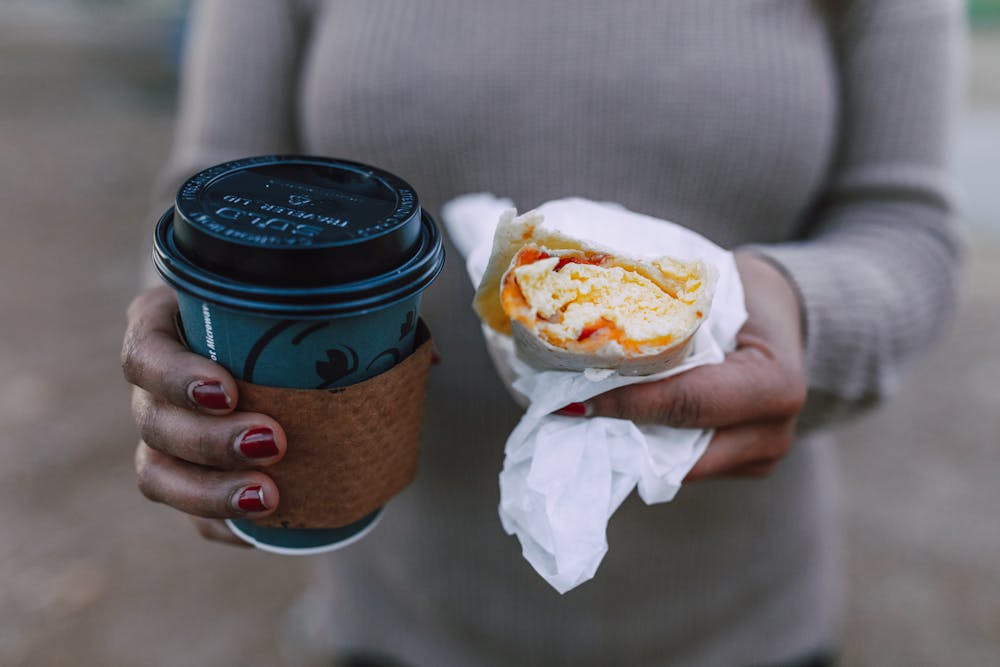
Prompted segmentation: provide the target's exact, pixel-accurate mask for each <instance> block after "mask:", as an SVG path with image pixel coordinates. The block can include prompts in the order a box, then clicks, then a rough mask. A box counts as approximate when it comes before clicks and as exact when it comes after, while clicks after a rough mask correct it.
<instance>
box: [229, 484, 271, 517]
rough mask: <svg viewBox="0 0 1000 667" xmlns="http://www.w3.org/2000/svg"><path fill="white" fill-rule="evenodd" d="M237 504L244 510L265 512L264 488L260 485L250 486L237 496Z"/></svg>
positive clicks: (266, 508) (266, 507)
mask: <svg viewBox="0 0 1000 667" xmlns="http://www.w3.org/2000/svg"><path fill="white" fill-rule="evenodd" d="M236 506H237V507H238V508H240V510H242V511H244V512H265V511H267V510H268V509H269V508H268V506H267V505H266V504H265V503H264V489H263V488H262V487H261V486H260V485H256V486H248V487H246V488H245V489H243V490H242V491H240V495H238V496H236Z"/></svg>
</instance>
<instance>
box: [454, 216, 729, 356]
mask: <svg viewBox="0 0 1000 667" xmlns="http://www.w3.org/2000/svg"><path fill="white" fill-rule="evenodd" d="M543 221H544V220H543V217H542V216H541V215H540V214H538V213H534V212H529V213H527V214H525V215H523V216H520V217H517V216H516V211H514V210H509V211H506V212H505V213H504V214H503V215H502V216H501V218H500V222H499V224H498V225H497V229H496V233H495V235H494V238H493V249H492V254H491V256H490V259H489V264H488V265H487V267H486V272H485V273H484V275H483V279H482V282H481V283H480V284H479V288H478V290H477V292H476V298H475V304H474V306H475V309H476V312H477V313H478V314H479V316H480V318H481V319H482V320H483V322H484V323H486V324H487V325H488V326H490V327H492V328H493V329H495V330H497V331H499V332H501V333H506V334H510V335H511V336H512V337H513V339H514V344H515V346H516V349H517V352H518V355H519V356H520V357H521V358H522V359H524V360H525V361H526V362H528V363H530V364H532V365H533V366H536V367H540V368H552V369H561V370H576V371H580V370H584V369H587V368H611V369H615V370H617V371H618V372H619V373H622V374H623V375H648V374H652V373H657V372H660V371H663V370H666V369H668V368H670V367H672V366H675V365H677V364H678V363H680V362H681V361H683V360H684V358H685V357H686V356H687V353H688V351H689V349H690V346H691V343H692V340H693V338H694V333H695V332H696V331H697V330H698V327H699V325H700V324H701V323H702V322H703V321H704V320H705V318H706V316H707V314H708V309H709V308H710V306H711V302H712V291H713V288H714V283H715V279H716V273H715V271H714V270H713V269H712V267H710V266H709V265H706V264H705V262H703V261H702V260H700V259H695V260H690V261H684V260H680V259H674V258H670V257H658V258H655V259H639V258H632V257H625V256H622V255H619V254H616V253H615V252H614V251H611V250H609V249H606V248H600V247H597V246H595V245H593V244H589V243H587V242H585V241H583V240H580V239H575V238H572V237H570V236H568V235H566V234H563V233H560V232H558V231H555V230H552V229H545V228H543V227H542V223H543Z"/></svg>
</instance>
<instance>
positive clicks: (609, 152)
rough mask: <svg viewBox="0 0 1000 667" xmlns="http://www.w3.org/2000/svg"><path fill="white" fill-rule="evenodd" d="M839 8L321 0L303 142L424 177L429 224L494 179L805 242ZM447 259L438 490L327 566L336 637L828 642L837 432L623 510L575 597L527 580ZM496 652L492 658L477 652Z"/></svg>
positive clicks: (425, 483)
mask: <svg viewBox="0 0 1000 667" xmlns="http://www.w3.org/2000/svg"><path fill="white" fill-rule="evenodd" d="M822 7H823V5H822V4H821V3H818V2H802V1H800V0H751V1H746V2H735V1H734V2H702V1H701V0H684V1H681V2H671V3H664V2H659V1H656V0H626V1H624V2H620V3H606V2H601V3H599V2H580V1H571V0H557V1H551V2H527V1H525V0H517V1H515V2H502V3H501V2H484V1H468V2H458V1H451V2H442V1H434V2H431V1H427V2H415V1H413V0H341V1H338V2H328V3H319V5H318V10H317V15H316V17H315V19H314V23H313V27H312V38H311V41H310V43H309V45H308V48H307V50H306V52H305V54H304V55H303V58H304V70H303V72H304V73H303V78H302V82H301V99H300V110H299V114H300V127H301V128H302V129H301V137H300V139H301V142H302V146H303V148H304V149H305V150H307V151H310V152H316V153H324V154H331V155H338V156H342V157H347V158H353V159H357V160H362V161H365V162H370V163H373V164H378V165H380V166H383V167H385V168H387V169H389V170H391V171H393V172H396V173H398V174H400V175H402V176H403V177H404V178H406V179H407V180H409V181H410V182H411V183H413V184H414V186H415V187H416V189H417V191H418V192H419V193H420V195H421V198H422V200H423V202H424V204H425V205H426V206H427V207H428V208H429V209H430V210H432V211H433V212H436V211H437V210H438V207H439V206H440V204H441V203H442V202H444V201H446V200H447V199H449V198H451V197H453V196H456V195H459V194H462V193H466V192H474V191H490V192H493V193H495V194H497V195H500V196H506V197H510V198H512V199H513V200H514V202H515V203H516V204H517V206H518V207H519V208H520V209H521V210H527V209H528V208H531V207H533V206H535V205H537V204H539V203H541V202H543V201H545V200H548V199H555V198H559V197H562V196H567V195H579V196H584V197H587V198H590V199H596V200H611V201H617V202H620V203H622V204H624V205H625V206H627V207H629V208H631V209H634V210H637V211H641V212H644V213H649V214H652V215H654V216H658V217H663V218H667V219H670V220H673V221H675V222H678V223H681V224H684V225H686V226H689V227H691V228H693V229H695V230H697V231H699V232H701V233H702V234H705V235H706V236H708V237H709V238H711V239H713V240H715V241H716V242H718V243H720V244H722V245H724V246H727V247H732V246H736V245H739V244H743V243H749V242H756V241H765V242H766V241H775V240H781V239H786V238H790V237H793V236H795V234H796V233H797V231H798V229H799V227H800V226H801V224H802V222H803V220H804V217H805V216H806V214H807V212H808V208H809V205H810V203H811V202H812V201H813V199H814V198H815V197H816V196H817V194H818V191H819V189H820V188H821V187H822V183H823V177H824V174H825V173H826V170H827V168H828V166H829V163H830V161H831V158H832V150H833V146H834V143H835V137H836V132H837V89H838V85H837V80H836V64H835V60H834V53H835V51H834V48H833V46H832V44H831V42H830V39H831V38H830V31H829V28H828V20H827V17H826V16H825V14H824V13H823V10H822ZM449 250H450V251H451V255H450V261H449V265H448V268H446V270H445V273H444V274H443V275H442V276H441V278H440V279H439V280H438V282H437V284H436V285H435V287H434V288H433V289H432V290H431V291H430V292H429V293H428V294H427V296H426V298H425V303H424V307H423V311H424V316H425V317H426V319H427V320H428V321H429V323H430V325H431V327H432V331H433V332H434V336H435V339H436V341H437V345H438V347H439V349H440V350H441V353H442V356H443V359H444V360H443V363H442V364H441V365H440V366H439V367H437V368H435V369H434V372H433V374H432V379H431V386H430V399H429V404H428V412H427V421H426V423H425V437H424V445H423V452H422V458H421V466H420V471H419V474H418V479H417V481H416V482H415V483H414V485H413V486H412V487H411V488H409V489H408V490H407V491H406V492H404V494H403V495H402V496H400V497H399V498H397V499H395V500H394V501H392V503H391V504H390V506H389V508H388V510H387V512H386V517H385V520H384V522H383V524H382V525H381V526H380V527H379V529H378V530H376V531H375V533H374V534H373V535H372V536H370V537H369V538H367V539H366V540H365V541H363V542H362V543H359V544H358V545H356V546H354V547H352V548H351V549H348V550H345V551H343V552H340V553H338V554H335V555H334V557H332V558H331V559H330V562H331V568H332V575H333V576H332V587H333V591H332V593H331V599H332V600H333V608H332V609H331V611H330V613H331V614H332V615H333V618H332V620H331V624H332V625H331V631H330V632H331V636H333V637H335V638H336V639H338V640H339V641H349V642H356V643H360V644H366V643H368V644H371V643H375V644H377V645H380V646H383V647H388V648H395V649H396V650H400V651H402V652H403V653H405V654H406V655H408V656H409V657H410V658H411V659H414V661H415V664H417V665H421V664H425V663H426V664H428V665H435V666H438V665H448V664H469V665H475V664H498V665H502V664H509V665H513V664H517V665H527V664H540V665H557V664H563V663H565V664H577V665H581V664H595V665H601V664H629V665H631V664H667V662H670V664H677V663H680V662H682V661H683V660H684V659H688V660H690V661H692V662H699V661H702V662H704V661H707V664H710V663H711V662H712V661H713V660H716V664H734V663H733V662H732V661H731V660H729V658H731V657H732V656H734V655H739V656H743V657H741V658H740V660H744V658H745V661H746V662H747V663H749V662H755V661H765V660H771V659H774V658H775V657H782V656H785V657H787V656H788V655H792V654H794V653H796V652H799V651H803V650H807V649H809V648H811V647H812V646H813V645H815V644H817V643H821V642H823V641H825V640H828V639H829V638H830V635H831V633H832V632H833V626H834V620H833V616H834V615H835V611H834V610H835V602H834V601H833V600H832V599H830V597H829V592H830V590H831V588H832V584H831V580H830V579H829V576H830V573H831V572H832V571H833V569H834V568H833V562H832V560H831V558H832V555H831V554H832V552H833V550H834V543H833V542H830V539H831V538H830V536H829V529H830V528H832V525H833V518H832V516H831V514H830V512H831V503H830V499H831V496H832V493H833V492H832V486H831V482H830V472H829V470H828V468H829V467H830V466H831V465H832V462H831V461H830V460H829V452H827V451H826V448H825V446H824V443H800V445H799V446H797V448H796V449H795V451H793V453H792V455H791V456H790V457H789V458H788V460H786V461H785V462H783V463H782V465H781V466H780V467H779V469H778V471H777V472H776V473H775V474H774V475H772V476H771V477H769V478H768V479H765V480H753V481H727V482H715V483H705V484H700V485H695V486H691V487H689V488H684V489H682V490H681V492H680V494H679V496H678V497H677V499H676V500H675V501H674V502H672V503H669V504H666V505H660V506H656V507H646V506H644V505H642V504H641V503H640V502H638V501H636V500H635V499H634V498H633V499H631V500H630V501H628V502H626V504H625V505H624V506H623V507H622V508H621V509H620V510H619V511H618V512H617V513H616V514H615V516H614V517H612V520H611V524H610V527H609V534H608V540H609V547H610V551H609V554H608V556H607V557H606V559H605V562H604V563H603V564H602V565H601V567H600V569H599V570H598V572H597V575H596V578H595V579H594V580H593V581H591V582H588V583H586V584H584V585H583V586H581V587H580V588H579V589H578V590H575V591H572V592H570V593H568V594H567V595H565V596H559V595H558V594H556V593H555V592H554V591H553V590H551V589H550V588H548V586H547V585H546V584H545V583H544V582H543V581H542V580H541V579H540V578H539V577H538V576H537V575H535V574H534V572H532V571H531V569H530V567H529V566H528V565H527V563H526V562H524V561H523V559H522V558H521V556H520V553H519V547H518V544H517V542H516V540H515V539H514V538H512V537H508V536H506V535H504V534H503V531H502V529H501V527H500V524H499V520H498V518H497V515H496V507H497V503H498V500H499V496H498V489H497V473H498V472H499V470H500V466H501V463H502V451H503V443H504V440H505V438H506V435H507V434H508V433H509V431H510V429H511V428H512V427H513V425H514V424H515V423H516V421H517V418H518V410H517V409H516V408H515V407H514V406H513V404H512V403H511V402H510V400H509V399H508V397H507V395H506V393H505V392H504V390H503V388H502V386H501V385H500V383H499V381H498V380H497V379H496V378H495V376H494V374H493V371H492V367H491V366H490V363H489V360H488V358H487V356H486V353H485V350H484V347H483V343H482V341H481V339H480V334H479V328H478V323H477V321H476V320H475V317H474V315H473V313H472V311H471V308H470V305H469V304H470V302H471V298H472V287H471V285H469V284H468V280H467V278H466V277H465V273H464V270H463V267H462V261H461V259H460V257H458V255H457V253H456V252H455V251H454V248H453V247H449ZM799 644H802V646H799ZM477 650H482V651H485V652H487V653H490V654H491V655H493V658H490V659H487V658H483V657H477V658H474V659H473V658H471V657H470V656H472V655H473V653H468V652H469V651H473V652H474V651H477ZM668 655H670V656H674V658H675V659H672V660H670V661H668V660H667V659H666V658H665V657H664V656H668ZM404 657H405V656H404ZM529 658H531V659H534V660H535V661H536V663H531V662H530V661H529ZM612 658H614V659H615V660H620V662H614V663H610V662H608V661H609V660H611V659H612ZM421 660H422V661H423V662H421ZM449 661H450V662H449Z"/></svg>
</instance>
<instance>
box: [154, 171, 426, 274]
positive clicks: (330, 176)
mask: <svg viewBox="0 0 1000 667" xmlns="http://www.w3.org/2000/svg"><path fill="white" fill-rule="evenodd" d="M175 211H176V213H175V216H174V229H173V236H174V242H175V243H176V246H177V249H178V250H179V251H180V252H181V253H182V254H183V255H184V256H185V257H187V258H188V259H190V260H191V262H192V263H194V264H196V265H198V266H200V267H201V268H203V269H205V270H208V271H212V272H213V273H217V274H219V275H223V276H227V277H229V278H233V279H235V280H239V281H244V282H254V283H258V284H264V285H270V286H289V287H290V286H300V287H304V286H316V285H324V284H330V283H338V282H349V281H356V280H362V279H365V278H370V277H373V276H376V275H379V274H382V273H385V272H386V271H391V270H393V269H395V268H396V267H398V266H399V265H400V264H402V263H404V262H405V261H406V260H407V259H408V258H409V257H410V256H412V255H413V253H414V251H415V250H416V247H417V244H418V243H419V241H420V226H421V223H420V203H419V201H418V199H417V195H416V192H414V190H413V188H412V187H411V186H410V185H409V184H408V183H406V182H405V181H403V180H402V179H400V178H398V177H397V176H394V175H392V174H390V173H388V172H386V171H383V170H381V169H377V168H375V167H370V166H368V165H364V164H360V163H357V162H350V161H347V160H336V159H331V158H324V157H311V156H295V155H266V156H260V157H252V158H246V159H242V160H235V161H233V162H226V163H224V164H220V165H217V166H215V167H212V168H210V169H206V170H205V171H202V172H199V173H198V174H195V175H194V176H192V177H191V178H190V179H188V180H187V182H185V183H184V185H183V186H181V189H180V190H179V191H178V192H177V199H176V205H175Z"/></svg>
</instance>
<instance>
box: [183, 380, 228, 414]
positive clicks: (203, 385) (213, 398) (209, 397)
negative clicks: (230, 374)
mask: <svg viewBox="0 0 1000 667" xmlns="http://www.w3.org/2000/svg"><path fill="white" fill-rule="evenodd" d="M188 394H189V395H190V396H191V400H192V401H194V402H195V403H197V404H198V405H200V406H201V407H203V408H207V409H209V410H226V409H228V408H229V407H230V405H229V395H228V394H226V390H225V389H223V387H222V383H221V382H216V381H214V380H212V381H210V382H194V383H192V384H191V386H190V387H189V388H188Z"/></svg>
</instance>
